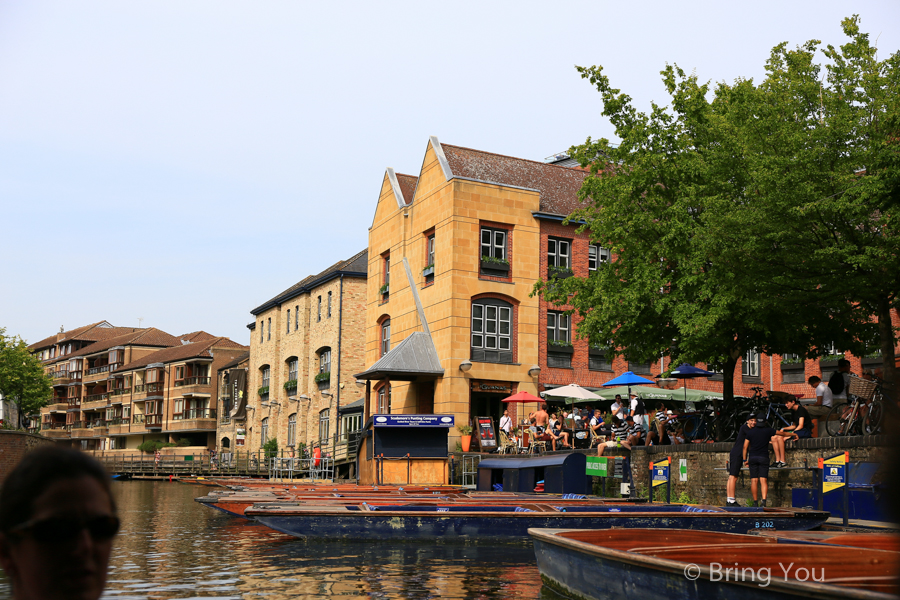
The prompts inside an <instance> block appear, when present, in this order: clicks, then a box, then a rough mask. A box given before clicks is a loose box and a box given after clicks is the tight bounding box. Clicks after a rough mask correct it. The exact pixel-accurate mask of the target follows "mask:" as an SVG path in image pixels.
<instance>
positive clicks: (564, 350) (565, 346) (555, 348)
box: [547, 340, 575, 354]
mask: <svg viewBox="0 0 900 600" xmlns="http://www.w3.org/2000/svg"><path fill="white" fill-rule="evenodd" d="M547 351H548V352H552V353H554V354H574V353H575V347H574V346H573V345H572V342H567V341H565V340H547Z"/></svg>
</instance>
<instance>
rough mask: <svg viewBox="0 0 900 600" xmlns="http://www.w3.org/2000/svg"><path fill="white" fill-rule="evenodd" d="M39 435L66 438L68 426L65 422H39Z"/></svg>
mask: <svg viewBox="0 0 900 600" xmlns="http://www.w3.org/2000/svg"><path fill="white" fill-rule="evenodd" d="M41 435H43V436H44V437H48V438H53V439H66V438H68V437H70V436H69V426H68V425H66V424H65V423H41Z"/></svg>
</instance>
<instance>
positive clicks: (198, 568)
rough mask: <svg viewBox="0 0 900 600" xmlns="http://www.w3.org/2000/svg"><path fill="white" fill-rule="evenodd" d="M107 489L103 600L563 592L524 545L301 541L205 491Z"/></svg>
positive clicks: (4, 590) (119, 485) (163, 486)
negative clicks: (220, 505)
mask: <svg viewBox="0 0 900 600" xmlns="http://www.w3.org/2000/svg"><path fill="white" fill-rule="evenodd" d="M112 486H113V492H114V494H115V496H116V499H117V503H118V506H119V516H120V517H121V518H122V530H121V533H120V534H119V535H118V537H117V539H116V542H115V545H114V548H113V554H112V560H111V561H110V570H109V580H108V583H107V590H106V593H105V594H104V598H110V599H120V600H132V599H145V598H146V599H150V598H152V599H164V598H204V599H213V598H215V599H226V598H227V599H231V598H262V597H265V598H267V599H273V600H276V599H281V598H323V597H330V598H403V599H407V600H415V599H420V598H437V597H440V598H459V599H487V598H541V599H544V600H550V599H554V600H558V599H559V598H560V597H559V596H557V595H556V594H554V593H553V592H552V591H551V590H549V589H547V588H543V587H542V586H541V581H540V577H539V575H538V570H537V567H536V566H535V562H534V551H533V549H532V547H531V545H530V544H529V543H526V542H522V543H521V544H498V545H493V546H491V545H471V544H470V545H462V544H429V543H422V542H418V543H411V544H403V543H397V542H388V541H378V542H369V543H351V542H322V541H303V540H298V539H296V538H293V537H290V536H287V535H284V534H281V533H278V532H275V531H273V530H271V529H268V528H267V527H264V526H262V525H257V524H255V523H253V522H251V521H247V520H245V519H239V518H236V517H232V516H229V515H227V514H225V513H223V512H221V511H218V510H215V509H211V508H208V507H205V506H202V505H201V504H198V503H196V502H194V501H193V499H194V497H196V496H203V495H206V490H205V489H204V488H202V487H197V486H192V485H184V484H180V483H169V482H168V481H122V482H118V481H116V482H113V483H112ZM9 597H10V595H9V586H8V584H7V582H6V580H5V579H3V580H2V581H0V600H5V599H7V598H9Z"/></svg>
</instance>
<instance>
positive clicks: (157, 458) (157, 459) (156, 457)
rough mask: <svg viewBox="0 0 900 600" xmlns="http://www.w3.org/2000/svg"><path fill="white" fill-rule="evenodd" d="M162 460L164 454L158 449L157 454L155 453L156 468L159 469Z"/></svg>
mask: <svg viewBox="0 0 900 600" xmlns="http://www.w3.org/2000/svg"><path fill="white" fill-rule="evenodd" d="M160 458H162V453H161V452H160V451H159V448H157V449H156V452H154V453H153V463H154V465H155V466H156V468H157V469H158V468H159V459H160Z"/></svg>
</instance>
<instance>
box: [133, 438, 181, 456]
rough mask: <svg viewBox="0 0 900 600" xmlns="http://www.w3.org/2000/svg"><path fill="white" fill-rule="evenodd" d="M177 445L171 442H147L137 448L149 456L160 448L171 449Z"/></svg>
mask: <svg viewBox="0 0 900 600" xmlns="http://www.w3.org/2000/svg"><path fill="white" fill-rule="evenodd" d="M174 445H175V444H172V443H171V442H164V441H162V440H147V441H146V442H143V443H141V445H140V446H138V447H137V449H138V450H140V451H141V452H146V453H147V454H153V453H155V452H156V451H157V450H159V449H160V448H171V447H172V446H174Z"/></svg>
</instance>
